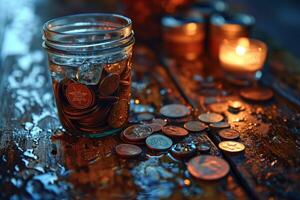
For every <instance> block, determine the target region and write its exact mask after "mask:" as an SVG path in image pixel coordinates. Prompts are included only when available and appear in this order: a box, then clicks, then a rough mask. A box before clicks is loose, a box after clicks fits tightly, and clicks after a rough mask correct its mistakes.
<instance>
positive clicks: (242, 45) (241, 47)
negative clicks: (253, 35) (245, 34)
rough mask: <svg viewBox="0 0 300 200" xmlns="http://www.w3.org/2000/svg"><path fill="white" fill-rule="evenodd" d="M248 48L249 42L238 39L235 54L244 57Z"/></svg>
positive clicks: (244, 39) (245, 39)
mask: <svg viewBox="0 0 300 200" xmlns="http://www.w3.org/2000/svg"><path fill="white" fill-rule="evenodd" d="M249 46H250V42H249V40H248V39H247V38H240V39H239V40H238V46H237V47H236V49H235V52H236V54H237V55H239V56H243V55H245V53H246V51H247V49H248V48H249Z"/></svg>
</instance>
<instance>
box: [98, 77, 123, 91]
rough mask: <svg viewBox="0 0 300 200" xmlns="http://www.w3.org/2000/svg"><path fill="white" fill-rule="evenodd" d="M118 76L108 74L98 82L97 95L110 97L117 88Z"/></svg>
mask: <svg viewBox="0 0 300 200" xmlns="http://www.w3.org/2000/svg"><path fill="white" fill-rule="evenodd" d="M119 83H120V76H119V75H118V74H109V75H107V76H106V77H104V79H103V80H102V81H101V82H100V85H99V89H98V91H99V94H100V95H102V96H110V95H112V94H113V93H114V92H115V91H116V90H117V89H118V87H119Z"/></svg>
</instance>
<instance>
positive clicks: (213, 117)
mask: <svg viewBox="0 0 300 200" xmlns="http://www.w3.org/2000/svg"><path fill="white" fill-rule="evenodd" d="M198 119H199V120H200V121H201V122H204V123H208V124H210V123H217V122H220V121H222V120H223V119H224V117H223V116H222V115H220V114H217V113H203V114H200V115H199V116H198Z"/></svg>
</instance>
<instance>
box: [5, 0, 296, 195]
mask: <svg viewBox="0 0 300 200" xmlns="http://www.w3.org/2000/svg"><path fill="white" fill-rule="evenodd" d="M54 2H55V1H54ZM56 3H57V2H56ZM11 4H12V5H8V6H11V7H14V8H16V9H11V10H9V9H8V10H9V11H7V12H9V15H8V16H14V17H10V18H8V19H7V20H6V22H7V23H6V24H5V29H2V30H3V31H2V32H1V33H0V34H1V36H2V37H3V38H4V40H3V42H2V43H3V44H2V46H3V48H2V51H1V59H2V60H1V63H2V64H1V68H0V72H1V79H0V84H1V85H0V86H1V87H0V95H1V97H2V103H1V106H0V116H1V121H0V164H1V165H0V166H1V167H0V171H1V173H0V190H1V192H0V198H1V199H9V198H11V199H170V198H171V199H299V198H300V197H299V196H300V193H299V191H300V181H299V180H300V177H299V174H300V173H299V172H300V165H299V164H300V140H299V139H300V138H299V137H300V123H299V121H300V112H299V111H300V109H299V107H298V106H296V105H294V104H292V103H291V102H290V101H289V100H287V99H285V98H284V97H282V96H280V95H278V94H277V92H275V96H274V98H273V99H272V100H270V101H268V102H265V103H251V102H247V101H245V100H243V99H241V97H240V96H239V90H240V89H241V87H237V86H233V85H231V84H229V83H227V82H226V81H225V80H223V78H222V77H223V75H222V73H220V72H219V71H220V70H217V69H218V66H217V65H216V64H214V63H213V62H211V61H210V60H207V59H204V58H202V59H199V60H196V61H176V60H172V59H166V58H161V57H158V56H157V54H156V53H155V52H154V51H152V50H150V49H149V48H147V47H145V46H141V45H136V47H135V56H134V72H133V83H132V100H131V112H130V123H137V122H138V121H137V118H136V116H137V115H138V114H139V113H141V112H149V113H152V114H153V115H154V116H155V117H157V118H161V117H162V116H160V115H159V113H158V111H159V109H160V108H161V107H162V106H163V105H166V104H169V103H180V104H185V105H187V106H189V107H190V108H191V110H192V111H193V112H192V114H191V115H190V116H189V117H187V118H185V119H181V120H169V123H170V124H176V125H178V126H183V123H184V122H185V121H187V120H191V119H195V118H196V117H197V116H198V115H199V114H200V113H203V112H207V111H211V110H210V108H211V106H210V105H211V104H215V103H218V104H220V105H221V106H222V105H223V106H225V107H226V105H227V102H228V101H229V100H239V101H241V102H243V104H244V107H245V108H244V110H243V111H241V112H239V113H237V114H236V113H231V112H229V111H228V110H227V109H225V110H222V111H221V112H222V115H223V116H225V118H226V120H227V121H228V122H229V123H230V125H231V127H232V128H233V129H235V130H238V131H239V132H240V133H241V136H240V139H239V141H240V142H242V143H243V144H245V146H246V149H245V152H244V153H242V154H236V155H228V154H224V153H222V152H221V151H220V149H219V148H218V147H217V144H218V143H219V142H220V138H219V137H218V135H217V134H216V132H215V131H208V132H201V133H200V132H197V133H193V134H189V136H188V137H186V138H185V139H184V140H185V141H198V142H203V141H204V142H207V143H210V144H211V146H212V148H211V150H210V152H209V154H211V155H215V156H219V157H222V158H224V159H225V160H226V161H227V162H228V163H229V164H230V167H231V170H230V173H229V174H228V176H226V177H225V178H223V179H220V180H217V181H208V182H207V181H200V180H197V179H195V178H192V177H191V175H190V174H189V173H188V171H187V169H186V160H177V159H175V158H173V157H172V156H171V155H170V153H169V152H168V151H164V152H160V153H158V152H153V151H150V150H149V149H147V148H146V147H144V146H142V149H143V153H142V155H141V156H140V157H139V158H137V159H122V158H120V157H118V156H117V155H116V153H115V151H114V148H115V146H116V145H117V144H119V143H122V141H121V139H120V137H119V135H118V134H116V135H113V136H109V137H105V138H102V139H88V138H82V137H81V138H80V137H76V138H74V137H70V136H68V135H66V134H63V132H62V131H61V127H60V123H59V120H58V118H57V113H56V108H55V104H54V101H53V94H52V88H51V82H50V78H49V75H48V71H47V62H46V61H47V59H46V57H45V54H44V53H43V50H42V49H41V31H40V27H41V26H42V24H43V22H44V21H46V20H47V19H50V18H52V17H53V16H52V15H51V13H47V12H46V13H42V12H41V11H40V10H39V9H40V8H45V7H47V6H48V4H47V3H45V2H44V3H41V2H38V1H33V0H32V1H31V0H28V1H26V2H22V3H19V4H18V6H15V5H13V3H11ZM51 6H57V8H58V9H57V12H61V13H64V12H63V11H61V10H59V6H58V5H56V4H54V5H51ZM65 12H68V11H65ZM3 27H4V25H3ZM24 30H26V31H24ZM8 41H14V42H15V43H14V44H13V43H8ZM270 85H271V84H270Z"/></svg>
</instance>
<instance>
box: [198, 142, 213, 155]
mask: <svg viewBox="0 0 300 200" xmlns="http://www.w3.org/2000/svg"><path fill="white" fill-rule="evenodd" d="M210 148H211V145H210V144H209V143H207V142H203V143H200V144H198V146H197V150H198V151H200V152H201V153H209V151H210Z"/></svg>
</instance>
